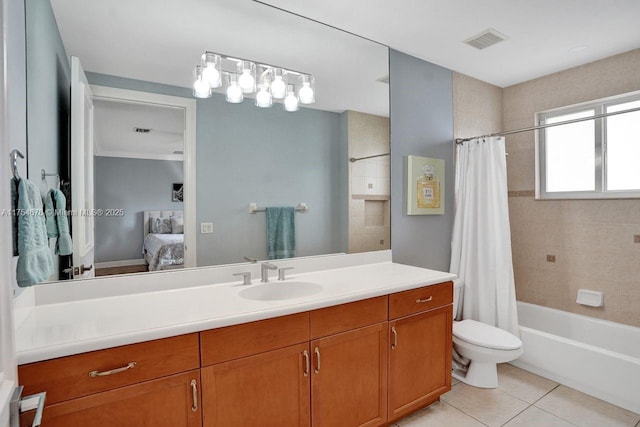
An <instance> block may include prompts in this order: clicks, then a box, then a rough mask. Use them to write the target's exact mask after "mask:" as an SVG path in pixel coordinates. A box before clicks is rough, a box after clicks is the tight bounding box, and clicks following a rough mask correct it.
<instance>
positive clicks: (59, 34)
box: [25, 0, 390, 280]
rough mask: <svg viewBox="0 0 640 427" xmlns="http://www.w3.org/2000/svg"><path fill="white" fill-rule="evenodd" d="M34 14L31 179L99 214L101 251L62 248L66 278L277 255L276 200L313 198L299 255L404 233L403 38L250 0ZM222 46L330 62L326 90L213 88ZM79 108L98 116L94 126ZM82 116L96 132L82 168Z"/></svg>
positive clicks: (320, 74) (148, 1) (238, 52)
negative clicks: (203, 89)
mask: <svg viewBox="0 0 640 427" xmlns="http://www.w3.org/2000/svg"><path fill="white" fill-rule="evenodd" d="M25 12H26V40H27V43H26V45H27V105H28V147H27V151H28V176H29V179H31V180H33V181H35V182H37V183H38V184H39V185H40V188H41V190H42V192H43V194H44V193H45V192H46V191H47V190H48V189H49V188H52V187H59V189H60V190H61V191H62V192H63V193H65V195H66V196H67V198H68V199H69V200H68V203H67V208H68V209H70V210H71V212H72V213H73V214H74V215H78V212H75V211H74V210H75V209H76V208H77V206H76V205H75V204H74V202H78V200H76V199H78V198H82V199H83V200H82V203H83V204H82V207H83V208H86V209H88V210H87V212H86V213H88V215H90V216H91V220H87V221H84V222H82V223H77V222H76V221H71V223H72V237H73V238H74V239H75V238H76V237H78V236H79V234H81V235H80V236H79V237H81V240H82V243H83V244H85V248H84V250H81V251H79V252H81V253H77V254H74V256H68V257H62V256H60V257H58V256H56V263H57V270H58V271H57V272H56V273H55V274H54V275H53V276H52V280H67V279H72V278H78V277H85V278H86V277H92V276H94V275H106V274H123V273H134V272H136V273H141V272H147V271H162V270H165V269H173V268H184V267H195V266H211V265H221V264H231V263H239V262H247V261H246V258H253V259H258V260H262V259H267V258H268V254H267V242H266V240H267V238H266V228H267V225H266V216H265V213H264V212H263V211H262V210H261V209H263V208H266V207H273V206H298V205H299V204H300V203H304V204H306V207H307V209H306V210H305V211H304V212H300V213H297V214H296V215H295V232H296V236H295V241H296V251H295V255H296V256H312V255H321V254H331V253H341V252H362V251H371V250H380V249H388V248H390V225H389V224H390V219H389V198H390V182H389V181H390V172H389V164H390V162H389V156H388V153H389V119H388V118H389V86H388V74H389V69H388V49H387V47H386V46H383V45H380V44H377V43H374V42H371V41H369V40H366V39H363V38H360V37H357V36H355V35H352V34H349V33H345V32H342V31H339V30H336V29H334V28H331V27H328V26H325V25H323V24H321V23H318V22H315V21H311V20H307V19H304V18H302V17H300V16H296V15H293V14H289V13H287V12H285V11H282V10H280V9H277V8H273V7H270V6H268V5H266V4H264V3H257V2H254V1H250V0H210V1H200V0H182V1H179V2H178V1H176V2H162V3H158V2H154V1H152V0H110V1H107V2H95V1H85V0H25ZM205 51H213V52H218V53H222V54H225V55H229V56H235V57H238V58H245V59H249V60H253V61H255V62H258V63H265V64H273V65H275V66H279V67H284V68H287V69H290V70H298V71H302V72H305V73H310V74H313V75H314V77H315V100H316V102H315V103H314V104H310V105H304V106H302V108H300V109H299V110H298V111H296V112H287V111H284V108H283V105H282V103H281V102H278V101H276V102H274V104H273V106H272V107H270V108H258V107H257V106H256V105H255V103H254V100H253V99H250V98H249V97H246V98H245V100H244V102H242V103H239V104H231V103H228V102H226V101H225V95H224V93H222V91H218V92H216V93H214V94H213V96H212V97H211V98H207V99H196V98H195V97H194V96H193V93H192V92H193V69H194V66H195V65H196V64H198V63H199V61H200V57H201V55H202V53H203V52H205ZM72 57H75V58H77V59H74V60H73V61H72V60H71V58H72ZM74 61H76V62H77V64H76V65H74ZM74 66H77V67H78V70H80V73H81V74H82V71H81V70H84V75H85V76H86V81H85V84H86V88H85V89H86V90H85V92H84V93H85V95H86V96H85V98H86V99H85V101H83V102H84V104H83V107H82V108H84V110H82V111H81V110H77V107H74V106H73V104H74V102H78V100H74V99H72V96H71V91H70V87H71V85H72V82H73V83H75V82H76V80H79V81H80V82H82V78H78V76H77V75H76V74H74V73H77V72H78V71H77V70H76V71H74ZM81 84H82V83H81ZM74 108H76V110H74ZM89 110H90V111H89ZM78 111H80V113H83V112H84V113H86V114H89V113H90V114H92V117H93V119H92V121H91V123H89V122H90V121H89V120H85V121H84V122H83V123H84V126H83V127H82V129H76V128H74V126H77V124H78V119H77V117H76V114H79V113H78ZM194 112H195V115H194V116H193V117H192V116H190V114H193V113H194ZM89 124H91V125H92V126H89ZM79 131H82V132H84V133H85V134H87V133H90V134H91V138H92V143H91V146H90V147H85V149H84V154H85V157H86V156H87V153H90V152H92V153H90V154H89V158H88V160H87V159H85V163H84V166H85V167H84V171H83V172H82V173H83V174H81V173H80V171H79V169H78V166H77V163H78V160H77V159H76V157H77V152H78V151H77V150H78V149H77V148H76V147H75V146H74V145H73V142H72V140H73V137H72V136H73V134H74V132H79ZM74 156H76V157H74ZM189 156H191V157H189ZM362 158H364V159H362ZM189 159H192V163H189V162H190V160H189ZM350 159H351V160H355V161H350ZM43 171H44V175H43ZM79 180H81V182H82V183H80V181H79ZM79 188H82V189H83V192H82V195H81V196H78V191H79V190H78V189H79ZM189 197H191V198H190V199H188V198H189ZM85 199H86V200H85ZM252 203H255V205H256V206H257V207H258V212H256V213H250V208H249V207H250V204H252ZM158 217H160V218H166V221H165V220H161V221H157V218H158ZM71 219H72V220H73V218H71ZM164 225H167V226H168V227H169V229H168V231H167V230H163V227H164ZM158 227H159V228H158ZM79 230H82V233H80V231H79ZM187 230H191V231H187ZM91 234H92V235H93V236H92V238H90V237H91ZM149 234H167V235H168V236H164V237H165V239H164V240H163V241H160V242H152V243H148V244H145V242H146V241H147V237H148V235H149ZM149 240H150V239H149ZM163 245H164V246H163ZM176 245H178V246H176ZM179 245H183V246H182V247H179ZM184 246H186V249H185V248H184ZM52 247H53V246H52ZM74 248H75V246H74ZM183 249H184V250H183ZM52 250H53V249H52ZM80 255H82V256H84V257H85V258H82V257H81V256H80ZM152 255H153V256H152ZM154 256H155V258H154ZM82 266H84V268H82ZM79 267H80V268H79ZM74 270H75V271H74ZM82 270H86V271H82ZM73 273H75V275H74V274H73Z"/></svg>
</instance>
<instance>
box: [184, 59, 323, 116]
mask: <svg viewBox="0 0 640 427" xmlns="http://www.w3.org/2000/svg"><path fill="white" fill-rule="evenodd" d="M193 75H194V78H193V82H194V83H193V96H195V97H196V98H210V97H211V96H212V94H213V91H212V89H216V88H220V87H223V86H224V87H223V90H224V91H225V94H226V97H225V98H226V100H227V102H230V103H233V104H238V103H240V102H242V101H243V100H244V95H247V94H255V105H256V106H257V107H261V108H268V107H271V106H272V105H273V100H274V99H278V100H282V103H283V105H284V109H285V111H298V108H299V104H313V103H314V102H315V79H314V77H313V75H312V74H307V73H301V72H299V71H294V70H288V69H285V68H282V67H276V66H273V65H269V64H262V63H255V62H253V61H249V60H246V59H241V58H234V57H230V56H226V55H222V54H218V53H213V52H205V53H203V54H202V56H201V58H200V65H197V66H196V68H195V69H194V72H193Z"/></svg>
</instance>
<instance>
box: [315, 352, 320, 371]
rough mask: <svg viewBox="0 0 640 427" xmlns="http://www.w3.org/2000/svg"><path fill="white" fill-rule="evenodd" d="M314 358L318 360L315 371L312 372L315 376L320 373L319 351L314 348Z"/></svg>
mask: <svg viewBox="0 0 640 427" xmlns="http://www.w3.org/2000/svg"><path fill="white" fill-rule="evenodd" d="M314 351H315V353H316V358H317V359H318V364H317V365H316V369H315V370H314V372H315V373H316V374H318V373H320V349H319V348H318V347H316V348H315V350H314Z"/></svg>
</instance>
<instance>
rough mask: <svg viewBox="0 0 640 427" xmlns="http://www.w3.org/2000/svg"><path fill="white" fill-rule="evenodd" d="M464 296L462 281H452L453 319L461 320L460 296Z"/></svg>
mask: <svg viewBox="0 0 640 427" xmlns="http://www.w3.org/2000/svg"><path fill="white" fill-rule="evenodd" d="M463 297H464V282H463V281H462V280H461V279H455V280H454V281H453V320H462V298H463Z"/></svg>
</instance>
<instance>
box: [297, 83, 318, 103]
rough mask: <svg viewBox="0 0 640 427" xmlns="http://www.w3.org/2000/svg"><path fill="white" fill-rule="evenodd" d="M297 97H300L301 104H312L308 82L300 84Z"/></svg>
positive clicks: (311, 94) (311, 93)
mask: <svg viewBox="0 0 640 427" xmlns="http://www.w3.org/2000/svg"><path fill="white" fill-rule="evenodd" d="M298 96H299V97H300V102H302V103H303V104H312V103H313V101H314V99H313V89H311V85H310V84H309V82H304V83H302V87H301V88H300V90H299V91H298Z"/></svg>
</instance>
